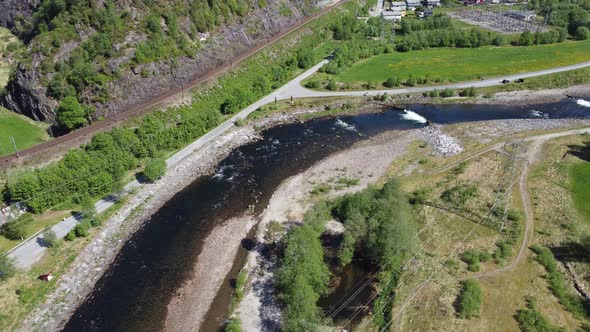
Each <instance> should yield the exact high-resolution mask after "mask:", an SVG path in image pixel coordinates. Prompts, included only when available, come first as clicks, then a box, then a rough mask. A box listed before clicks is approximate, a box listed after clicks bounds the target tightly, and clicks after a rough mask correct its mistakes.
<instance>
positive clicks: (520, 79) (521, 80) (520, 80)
mask: <svg viewBox="0 0 590 332" xmlns="http://www.w3.org/2000/svg"><path fill="white" fill-rule="evenodd" d="M516 83H524V78H519V79H517V80H516Z"/></svg>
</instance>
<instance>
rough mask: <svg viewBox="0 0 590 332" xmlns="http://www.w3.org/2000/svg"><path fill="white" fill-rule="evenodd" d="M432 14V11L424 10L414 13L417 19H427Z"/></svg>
mask: <svg viewBox="0 0 590 332" xmlns="http://www.w3.org/2000/svg"><path fill="white" fill-rule="evenodd" d="M433 14H434V13H433V12H432V9H424V10H419V11H417V12H416V15H418V17H419V18H428V17H430V16H432V15H433Z"/></svg>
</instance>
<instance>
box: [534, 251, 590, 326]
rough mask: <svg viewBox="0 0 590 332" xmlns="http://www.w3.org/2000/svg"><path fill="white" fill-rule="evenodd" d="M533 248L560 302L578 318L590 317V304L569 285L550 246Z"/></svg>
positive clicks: (552, 290) (536, 258)
mask: <svg viewBox="0 0 590 332" xmlns="http://www.w3.org/2000/svg"><path fill="white" fill-rule="evenodd" d="M531 250H532V251H533V252H534V253H535V254H536V257H535V260H536V261H537V262H539V264H541V265H543V267H544V268H545V270H546V271H547V274H546V275H545V279H546V280H547V282H548V283H549V289H551V292H552V293H553V295H555V297H557V299H558V300H559V302H560V303H561V304H562V305H563V306H564V307H565V308H566V309H567V310H568V311H570V312H571V313H572V314H574V316H575V317H576V318H578V319H589V318H590V306H589V305H588V303H587V302H586V301H584V299H583V298H581V297H580V296H578V295H577V294H575V293H573V292H572V291H571V290H570V289H569V288H568V286H567V284H566V280H565V278H564V277H563V275H562V273H561V272H560V271H559V269H558V268H557V261H556V260H555V257H554V256H553V253H552V252H551V250H549V248H547V247H542V246H540V245H533V246H532V247H531Z"/></svg>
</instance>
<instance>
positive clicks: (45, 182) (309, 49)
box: [3, 12, 346, 213]
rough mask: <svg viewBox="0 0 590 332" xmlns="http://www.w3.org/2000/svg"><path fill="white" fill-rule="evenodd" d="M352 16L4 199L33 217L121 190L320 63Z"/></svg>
mask: <svg viewBox="0 0 590 332" xmlns="http://www.w3.org/2000/svg"><path fill="white" fill-rule="evenodd" d="M345 15H346V14H345V13H343V12H335V13H332V14H329V15H327V17H326V19H325V20H322V21H318V22H314V23H313V26H314V28H315V30H316V32H315V33H313V34H307V35H302V36H298V37H296V38H295V40H294V41H296V42H295V43H294V44H291V46H290V48H289V52H277V50H278V48H279V47H281V46H278V47H276V48H274V49H272V50H270V51H268V52H265V53H263V54H260V55H257V56H255V57H254V58H253V59H251V60H249V61H247V63H246V64H245V65H244V66H242V67H241V68H240V69H239V70H237V71H235V72H232V73H229V74H227V75H225V76H223V77H222V78H220V79H219V80H218V82H217V84H216V85H214V86H213V87H211V88H209V89H207V90H204V91H201V92H198V93H196V94H195V95H194V101H193V102H192V104H190V105H188V106H181V107H176V108H174V109H171V110H167V111H166V112H159V111H157V112H153V113H151V114H149V115H147V116H145V117H144V118H143V119H142V120H141V121H140V123H139V124H138V125H137V126H135V127H127V128H116V129H114V130H112V131H110V132H108V133H101V134H97V135H95V136H94V137H93V138H92V141H91V142H90V144H88V145H86V146H84V147H82V148H81V149H76V150H72V151H70V152H69V153H68V154H67V155H66V156H65V157H64V158H63V159H62V160H60V161H59V162H57V163H54V164H52V165H50V166H47V167H44V168H40V169H37V170H33V171H25V172H22V174H18V175H17V176H12V177H11V178H10V179H9V181H8V183H7V184H6V186H5V188H4V191H3V192H4V200H5V201H6V202H7V203H14V202H21V203H22V204H24V205H25V207H26V208H27V209H29V210H30V211H32V212H35V213H41V212H43V211H45V210H47V209H48V208H50V207H52V206H54V205H55V204H57V203H59V202H64V201H72V202H74V203H77V202H80V200H82V199H83V198H84V197H85V196H91V197H99V196H102V195H104V194H107V193H109V192H112V191H117V190H119V189H120V187H121V184H120V180H121V179H122V177H124V176H125V174H126V173H127V172H129V171H132V170H135V169H137V168H138V167H139V166H140V165H141V164H143V163H145V161H146V160H147V159H148V158H157V157H161V156H163V155H164V154H166V153H167V152H169V151H174V150H177V149H179V148H181V147H182V146H184V145H185V144H187V143H189V142H191V141H193V140H194V139H196V138H198V137H199V136H201V135H203V134H205V133H206V132H207V131H209V130H210V129H212V128H214V127H215V126H217V125H218V124H219V123H220V122H221V121H222V120H223V119H224V116H227V115H231V114H234V113H236V112H237V111H239V110H240V109H242V108H243V107H245V106H247V105H249V104H251V103H252V102H254V101H255V100H257V99H258V98H260V97H262V96H263V95H265V94H267V93H269V92H270V91H272V90H273V89H276V88H277V87H279V86H280V85H282V84H284V83H285V82H287V81H288V80H289V78H290V77H292V76H294V75H295V74H296V73H297V72H298V71H299V70H301V69H305V68H308V67H309V66H311V65H312V64H314V63H315V62H316V61H318V60H319V58H320V57H321V56H324V55H325V53H324V52H325V50H324V49H323V48H322V47H317V45H321V44H322V42H323V41H325V40H326V39H330V38H331V36H332V35H336V34H337V30H338V27H339V26H340V22H341V17H342V16H345ZM66 100H67V101H68V105H70V106H68V107H66V108H67V109H68V110H72V109H75V111H73V112H74V113H76V114H80V115H81V114H82V113H84V111H80V108H81V107H82V106H81V104H80V103H79V102H78V101H77V100H76V99H75V98H67V99H66ZM64 112H66V110H64ZM74 117H75V116H74ZM68 121H71V123H78V124H81V123H83V122H84V121H85V120H84V119H80V122H76V120H75V119H74V120H72V118H71V117H68Z"/></svg>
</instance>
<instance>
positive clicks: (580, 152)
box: [567, 141, 590, 161]
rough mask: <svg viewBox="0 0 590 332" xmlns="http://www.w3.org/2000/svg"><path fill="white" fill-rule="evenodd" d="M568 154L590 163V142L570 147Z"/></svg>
mask: <svg viewBox="0 0 590 332" xmlns="http://www.w3.org/2000/svg"><path fill="white" fill-rule="evenodd" d="M567 147H568V149H569V150H568V152H567V154H571V155H572V156H576V157H578V158H580V159H582V160H585V161H590V141H586V142H584V143H583V144H582V145H573V144H572V145H568V146H567Z"/></svg>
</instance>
